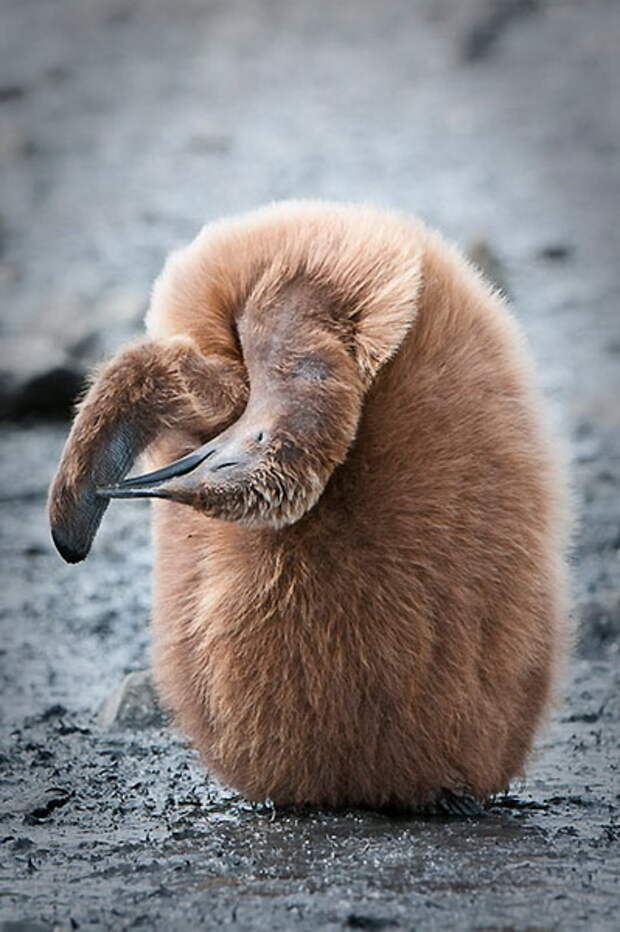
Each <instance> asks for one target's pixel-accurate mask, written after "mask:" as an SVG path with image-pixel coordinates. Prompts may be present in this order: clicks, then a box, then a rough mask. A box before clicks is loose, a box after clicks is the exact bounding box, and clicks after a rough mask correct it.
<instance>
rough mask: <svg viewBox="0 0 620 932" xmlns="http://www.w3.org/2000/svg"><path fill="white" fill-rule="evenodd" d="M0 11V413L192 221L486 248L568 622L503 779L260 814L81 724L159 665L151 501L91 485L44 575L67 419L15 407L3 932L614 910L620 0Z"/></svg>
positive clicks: (166, 733)
mask: <svg viewBox="0 0 620 932" xmlns="http://www.w3.org/2000/svg"><path fill="white" fill-rule="evenodd" d="M2 18H3V28H2V29H0V36H1V39H0V41H1V42H2V45H3V47H2V48H1V49H0V69H1V70H0V178H1V183H2V201H1V204H0V212H1V217H0V219H1V225H0V230H1V236H0V250H1V253H0V285H1V287H2V290H3V299H2V319H1V322H0V328H1V330H0V336H1V338H2V344H3V359H2V362H1V365H0V369H1V370H2V373H3V383H2V384H3V387H2V390H1V391H2V405H3V406H4V410H5V412H11V411H12V413H13V414H20V413H21V414H24V413H25V412H26V411H28V410H32V408H33V406H34V407H36V406H37V404H38V405H39V406H41V407H46V403H49V404H48V407H49V406H51V407H53V406H54V405H56V402H57V394H55V393H57V390H58V380H60V383H61V389H62V391H64V390H68V391H71V390H73V389H72V388H71V386H72V384H73V383H71V382H70V383H69V389H67V379H66V378H65V375H66V372H69V373H70V377H71V378H75V379H77V380H78V381H79V379H80V377H81V373H82V371H83V369H84V368H85V367H86V366H87V365H88V364H89V363H90V362H91V361H92V360H93V359H96V358H98V357H100V356H101V355H102V354H105V353H106V352H109V351H110V350H111V349H112V348H113V347H114V345H116V343H117V342H118V341H119V340H121V339H124V338H125V337H126V336H127V335H129V334H131V333H132V332H134V331H135V328H136V326H137V323H136V322H137V319H138V318H139V316H140V314H141V312H142V310H143V308H144V305H145V303H146V299H147V294H148V286H149V282H150V281H151V279H152V277H153V275H154V274H155V273H156V272H157V270H158V268H159V266H160V264H161V262H162V260H163V257H164V255H165V253H166V251H167V250H168V249H169V248H171V247H172V246H174V245H175V244H176V243H178V242H181V241H183V240H185V239H187V238H189V237H190V236H192V235H193V234H194V232H195V231H196V230H197V228H198V227H199V226H200V225H201V224H202V223H203V222H204V221H205V220H208V219H210V218H213V217H216V216H218V215H220V214H225V213H230V212H233V211H237V210H241V209H245V208H247V207H249V206H252V205H254V204H258V203H261V202H264V201H266V200H270V199H273V198H279V197H287V196H321V197H333V198H339V199H354V200H361V199H364V200H373V201H377V202H379V203H382V204H388V205H393V206H398V207H401V208H404V209H407V210H411V211H416V212H418V213H420V214H422V215H423V216H424V217H426V218H427V219H428V220H430V221H431V222H432V223H434V224H436V225H438V226H439V227H440V228H441V229H443V230H444V231H445V232H446V233H447V234H448V235H450V236H451V237H453V238H454V239H456V240H457V241H459V242H461V244H463V245H465V246H466V245H467V244H468V243H472V242H474V241H476V240H479V239H480V238H481V237H482V238H483V239H484V240H485V241H486V243H487V244H491V248H492V252H493V253H494V254H495V255H496V256H497V257H498V259H499V260H500V261H501V265H502V268H501V273H502V275H503V277H504V279H505V281H506V283H507V285H508V286H509V288H510V291H511V293H512V295H513V297H514V301H515V308H516V313H517V314H518V316H519V318H520V319H521V321H522V323H523V326H524V328H525V330H526V332H527V334H528V337H529V339H530V342H531V345H532V348H533V352H534V355H535V357H536V360H537V362H538V365H539V371H540V374H541V383H542V386H543V389H544V391H545V393H546V395H547V396H548V399H549V404H550V407H551V410H552V412H553V415H554V420H555V421H556V422H557V424H558V426H559V429H560V431H561V432H562V433H564V434H565V435H566V436H567V437H568V438H569V441H570V455H571V459H572V462H573V469H574V479H575V498H576V502H577V505H578V509H579V512H580V515H581V518H580V525H579V529H578V532H577V534H576V539H575V547H574V554H573V564H574V571H575V589H576V593H575V603H576V611H575V614H576V617H577V618H578V620H579V621H580V640H579V643H578V646H577V649H576V652H575V657H574V660H573V663H572V666H571V672H570V676H569V680H568V683H567V684H566V690H565V693H566V695H565V700H564V701H563V703H562V704H561V705H560V707H559V708H558V710H557V712H556V714H555V716H554V719H553V722H552V723H551V725H550V727H549V729H548V730H547V732H546V733H545V734H543V735H542V736H541V740H540V742H539V747H538V750H537V753H536V755H535V758H534V760H533V761H532V764H531V767H530V771H529V775H528V778H527V780H526V781H525V782H524V783H523V784H522V785H520V786H516V787H515V788H514V795H513V796H511V797H509V798H507V799H505V800H499V801H498V804H497V806H496V807H495V808H493V809H492V811H491V812H490V813H489V814H488V815H487V816H486V817H485V818H482V819H480V820H477V821H464V822H452V823H448V822H444V821H432V820H422V819H393V818H388V817H387V816H384V815H379V814H372V813H361V812H347V813H342V814H335V813H326V812H308V813H298V814H290V813H289V814H287V813H279V812H273V811H271V810H269V809H268V808H264V809H260V808H253V807H251V806H249V805H247V804H246V803H244V802H243V801H242V800H240V799H239V798H237V797H236V796H235V795H234V794H232V793H231V792H229V791H227V790H225V789H222V788H221V787H217V786H216V785H215V784H214V783H213V782H212V781H210V780H209V779H207V778H205V776H204V774H203V773H202V771H201V769H200V767H199V766H198V764H197V762H196V761H195V759H194V756H193V754H192V753H191V751H189V750H188V749H187V748H186V747H185V746H184V744H183V742H182V740H181V739H180V738H179V737H178V736H176V735H175V734H174V733H173V732H172V731H171V730H170V729H168V728H166V727H165V726H164V727H162V725H161V723H155V724H151V725H149V726H148V727H146V726H141V727H140V728H138V729H135V728H134V729H132V728H131V727H129V725H128V723H125V724H123V725H122V727H118V728H116V729H114V728H113V729H106V728H103V727H102V724H101V719H100V718H99V717H98V714H99V709H100V706H101V704H102V702H103V701H104V700H105V699H106V698H107V697H109V696H110V694H111V693H113V691H114V690H115V689H116V688H117V687H118V685H119V683H120V682H121V680H122V678H123V676H124V674H126V673H128V672H131V671H134V670H140V669H143V668H144V667H146V666H147V665H148V615H149V564H150V553H149V542H148V520H147V510H146V509H145V508H143V507H140V506H138V505H134V504H131V505H130V504H129V503H117V504H115V505H113V506H112V507H111V508H110V510H109V513H108V516H107V517H106V520H105V522H104V526H103V528H102V532H101V534H100V536H99V538H98V540H97V543H96V546H95V549H94V552H93V554H92V556H91V558H90V559H89V561H88V562H87V563H86V564H84V565H82V566H79V567H68V566H65V565H64V564H62V563H61V561H60V559H59V558H58V556H57V555H56V554H55V553H54V552H53V550H52V548H51V544H50V541H49V538H48V532H47V528H46V524H45V515H44V500H45V492H46V486H47V484H48V482H49V478H50V476H51V474H52V471H53V468H54V465H55V461H56V459H57V456H58V453H59V450H60V447H61V445H62V441H63V437H64V435H65V433H66V425H65V424H62V423H61V424H58V423H51V422H43V421H41V420H36V419H34V420H33V419H27V420H25V421H24V420H22V421H20V422H19V423H13V424H5V426H4V427H3V430H2V450H1V456H2V463H1V467H0V483H1V490H0V496H1V498H0V502H1V506H2V523H1V527H0V534H1V540H0V549H1V557H2V560H1V566H2V593H3V595H2V609H1V615H2V618H1V620H2V641H1V644H0V687H1V691H0V695H1V711H0V729H1V732H2V734H1V747H0V770H1V775H0V921H4V926H3V928H4V929H5V930H7V932H8V930H10V929H14V930H15V929H21V930H22V932H25V930H27V929H31V930H35V929H51V928H59V929H71V928H81V929H91V928H92V929H94V928H110V929H125V928H132V927H134V926H135V927H139V926H143V927H145V928H157V929H180V930H183V929H195V928H215V927H219V926H220V925H223V926H225V925H230V926H231V927H233V928H239V929H259V928H260V929H263V928H273V929H300V930H301V929H317V928H321V929H334V930H336V929H342V928H358V929H359V928H362V929H381V928H391V927H394V928H404V929H413V928H417V929H441V930H444V929H485V930H491V929H506V930H507V929H519V930H524V929H527V928H529V929H533V928H536V929H562V930H565V929H566V930H572V929H596V930H599V929H600V930H608V929H609V930H611V929H618V928H620V920H619V918H618V906H619V905H620V883H619V881H618V876H619V874H620V819H619V815H620V778H619V775H618V755H619V751H620V689H619V686H620V671H619V657H618V650H619V644H620V585H619V574H620V520H619V519H620V498H619V495H618V491H619V487H620V469H619V466H620V402H619V399H620V319H619V305H618V297H619V291H620V288H619V286H618V274H617V268H618V256H619V252H620V250H619V248H618V247H619V239H620V236H619V234H618V229H619V226H618V223H617V211H618V203H619V197H618V195H619V194H620V158H619V155H620V152H619V148H620V126H619V121H620V109H619V108H618V107H617V87H618V80H619V77H620V74H619V71H620V69H619V67H618V60H617V59H618V56H617V48H618V39H619V37H620V6H618V4H617V3H614V2H611V0H609V2H605V0H590V2H589V3H587V4H586V3H582V2H579V0H548V2H542V0H541V2H534V0H530V2H525V0H520V2H518V0H512V2H502V3H495V4H485V3H483V2H478V0H467V2H461V3H458V4H457V3H451V2H449V0H417V2H416V3H409V2H406V0H388V2H385V3H382V4H375V3H373V2H371V0H356V2H354V0H343V2H340V3H338V4H332V3H329V2H328V0H320V2H316V3H302V2H298V3H286V2H284V0H279V2H274V0H257V2H256V3H245V2H243V0H232V2H228V3H220V2H216V0H175V2H174V3H173V2H172V0H168V2H166V0H137V2H134V3H129V2H126V3H124V2H122V0H51V2H50V0H46V2H43V0H6V2H5V3H4V4H3V5H2ZM487 251H488V250H487ZM483 252H484V250H483ZM50 359H53V360H54V365H53V366H52V367H51V368H52V370H53V372H52V375H53V378H51V381H49V380H48V382H45V381H44V382H43V383H41V382H37V378H38V375H37V373H39V374H41V371H43V375H45V376H46V377H49V375H50V373H49V371H48V372H47V373H46V372H45V367H46V365H47V366H48V370H49V368H50V366H49V360H50ZM63 367H64V368H63ZM54 373H56V374H55V375H54ZM59 373H60V374H59ZM63 373H65V375H63ZM54 379H56V381H54ZM63 380H64V381H63ZM42 384H43V388H42V387H41V385H42ZM28 385H30V389H28ZM33 386H34V387H33ZM28 390H30V391H31V394H30V395H28ZM62 391H61V392H60V395H62ZM24 398H25V400H24ZM33 398H34V399H35V402H36V403H33ZM52 401H53V402H54V403H53V404H52ZM61 401H62V398H61ZM20 405H21V407H20Z"/></svg>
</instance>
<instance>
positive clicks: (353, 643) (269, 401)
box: [49, 202, 568, 811]
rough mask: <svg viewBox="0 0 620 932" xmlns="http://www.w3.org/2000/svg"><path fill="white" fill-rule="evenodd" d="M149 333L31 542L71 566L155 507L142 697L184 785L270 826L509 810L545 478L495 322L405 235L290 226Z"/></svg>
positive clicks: (527, 730)
mask: <svg viewBox="0 0 620 932" xmlns="http://www.w3.org/2000/svg"><path fill="white" fill-rule="evenodd" d="M147 328H148V333H149V339H148V340H146V341H145V342H144V343H141V344H138V345H134V346H131V347H128V348H125V349H124V350H122V351H121V352H120V353H119V354H118V355H117V356H116V357H115V358H114V359H112V361H111V362H109V363H108V364H107V365H106V366H105V367H104V368H103V369H102V370H100V372H99V373H98V374H97V375H96V377H95V379H94V381H93V384H92V387H91V388H90V391H89V392H88V394H87V395H86V397H85V399H84V401H83V402H82V405H81V407H80V409H79V412H78V414H77V417H76V420H75V423H74V425H73V428H72V431H71V434H70V436H69V439H68V441H67V445H66V448H65V451H64V453H63V457H62V460H61V463H60V466H59V470H58V473H57V475H56V478H55V480H54V483H53V485H52V488H51V493H50V504H49V509H50V518H51V524H52V529H53V535H54V539H55V541H56V543H57V545H58V548H59V550H60V552H61V553H62V554H63V556H64V557H65V558H66V559H68V560H69V561H70V562H77V561H78V560H80V559H83V558H84V557H85V556H86V554H87V552H88V550H89V548H90V545H91V542H92V540H93V537H94V535H95V533H96V530H97V527H98V524H99V522H100V520H101V517H102V515H103V512H104V510H105V507H106V505H107V503H108V500H109V498H112V497H116V498H123V497H125V498H127V497H132V498H133V497H150V498H154V499H155V502H154V514H153V533H154V543H155V567H154V576H155V578H154V605H153V636H154V647H153V661H154V670H155V676H156V681H157V683H158V687H159V689H160V691H161V695H162V697H163V700H164V702H165V704H166V705H167V706H168V707H169V708H170V709H171V710H172V712H173V713H174V715H175V717H176V720H177V722H178V724H179V726H180V728H181V729H182V730H183V731H184V732H186V733H187V734H188V735H189V736H190V738H191V739H192V741H193V742H194V744H195V746H196V747H197V748H198V750H199V751H200V753H201V755H202V758H203V760H204V763H205V765H206V766H207V768H208V769H209V770H210V771H211V772H212V773H214V774H215V775H216V776H217V777H219V778H220V779H221V780H223V781H224V782H226V783H228V784H230V785H232V786H233V787H235V788H236V789H238V790H239V791H240V792H242V793H243V794H245V795H246V796H247V797H248V798H249V799H252V800H264V799H265V798H267V797H269V798H270V799H272V800H273V801H274V803H275V804H276V805H280V806H281V805H289V804H291V805H298V804H315V805H327V806H345V805H347V806H360V805H361V806H370V807H385V806H391V807H398V808H401V809H408V810H416V809H420V808H423V807H428V806H437V805H439V806H440V808H441V807H442V806H443V807H444V809H445V807H446V805H448V803H446V800H448V801H450V800H456V809H457V811H462V805H461V804H460V803H459V800H460V799H463V798H465V799H466V798H468V797H473V798H475V799H477V800H485V799H487V798H488V797H489V796H491V795H492V794H495V793H497V792H499V791H502V790H504V789H505V788H506V787H507V786H508V784H509V782H510V780H511V779H512V778H513V777H515V776H517V775H520V774H521V773H522V771H523V768H524V765H525V762H526V760H527V757H528V754H529V752H530V750H531V747H532V742H533V739H534V736H535V733H536V730H537V728H538V726H539V725H540V723H541V720H542V718H543V716H544V713H545V711H546V710H547V708H548V706H549V702H550V698H551V696H552V691H553V684H554V683H555V681H556V678H557V674H558V671H559V670H560V668H561V666H562V663H563V658H564V656H565V653H566V646H567V641H568V621H567V618H568V613H567V597H566V578H565V577H566V573H565V566H564V558H563V553H564V548H565V541H566V531H567V499H566V492H565V489H566V483H565V476H564V472H563V468H562V465H561V463H560V462H559V459H558V457H557V454H556V451H555V447H554V444H553V443H552V442H551V440H550V438H549V435H548V432H547V430H546V428H545V425H544V420H543V418H542V416H541V413H540V409H539V399H538V397H537V394H536V391H535V389H534V386H533V378H532V373H531V367H530V363H529V359H528V357H527V353H526V351H525V349H524V346H523V339H522V336H521V333H520V332H519V329H518V327H517V325H516V324H515V321H514V320H513V318H512V317H511V315H510V313H509V311H508V310H507V308H506V307H505V305H504V303H503V301H502V300H501V299H500V297H499V296H498V295H497V294H495V293H494V292H493V291H492V289H490V288H489V286H487V285H486V284H485V283H484V281H483V280H482V279H481V278H480V276H479V275H478V274H477V273H476V272H475V271H474V270H473V268H472V267H471V266H470V265H469V264H468V263H467V262H466V260H464V259H463V258H462V257H461V256H460V254H459V253H458V252H457V251H456V250H455V249H453V248H452V247H450V246H449V245H447V244H446V243H445V242H444V241H443V240H442V239H441V238H440V237H439V236H438V235H437V234H435V233H433V232H431V231H429V230H428V229H427V228H426V227H424V226H423V225H422V224H421V223H418V222H415V221H412V220H409V219H406V218H403V217H400V216H397V215H395V214H391V213H388V212H383V211H380V210H375V209H371V208H366V207H356V206H345V205H336V204H328V203H318V202H285V203H281V204H276V205H273V206H270V207H267V208H264V209H262V210H259V211H257V212H255V213H252V214H249V215H247V216H245V217H241V218H238V219H234V220H227V221H223V222H219V223H215V224H212V225H210V226H207V227H206V228H204V229H203V231H202V232H201V233H200V234H199V235H198V237H197V238H196V239H195V240H194V241H193V242H192V243H191V244H190V245H189V246H187V247H186V248H185V249H182V250H180V251H178V252H176V253H174V254H173V255H172V256H171V257H170V259H169V260H168V262H167V263H166V265H165V267H164V270H163V272H162V274H161V276H160V277H159V279H158V281H157V283H156V285H155V289H154V293H153V298H152V303H151V307H150V310H149V312H148V315H147ZM143 452H144V453H145V454H146V456H147V457H148V460H149V464H150V467H151V469H152V471H151V472H149V473H147V474H146V475H142V476H138V477H136V478H131V479H123V477H124V476H125V475H126V473H127V472H128V471H129V469H130V467H131V465H132V463H133V461H134V460H135V458H136V457H137V456H138V454H140V453H143ZM171 461H172V462H171ZM188 506H189V507H188Z"/></svg>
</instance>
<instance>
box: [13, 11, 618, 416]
mask: <svg viewBox="0 0 620 932" xmlns="http://www.w3.org/2000/svg"><path fill="white" fill-rule="evenodd" d="M2 9H3V13H2V18H3V26H2V30H1V36H2V38H1V39H0V41H1V43H2V44H1V47H0V81H1V84H0V167H1V176H2V197H1V203H0V250H1V253H0V263H1V264H0V285H1V287H2V321H1V325H2V338H3V344H4V346H5V351H4V354H5V356H6V355H8V356H9V358H8V360H6V359H5V362H4V363H3V365H2V369H3V370H5V371H4V378H3V382H4V397H3V398H2V407H3V409H4V411H5V413H9V414H11V413H13V414H14V413H17V414H19V415H23V414H25V413H28V412H29V411H30V410H31V409H32V410H36V409H37V408H40V409H56V408H58V407H60V408H62V406H63V404H64V402H65V400H66V395H67V393H68V394H69V395H70V394H71V391H72V387H73V385H74V382H75V380H76V378H79V376H80V374H81V372H82V370H83V369H84V368H85V367H87V366H88V365H89V364H90V363H91V362H92V361H93V360H95V359H97V358H99V357H100V356H101V355H104V354H106V353H107V352H109V351H110V350H111V349H112V348H113V347H114V346H115V345H116V343H117V342H118V341H119V340H121V339H123V338H124V337H125V336H126V334H127V332H128V331H129V332H131V331H133V330H135V329H136V328H138V327H139V326H140V321H141V317H142V314H143V312H144V308H145V306H146V303H147V300H148V291H149V286H150V283H151V282H152V280H153V278H154V276H155V275H156V273H157V272H158V270H159V268H160V267H161V265H162V262H163V259H164V257H165V255H166V253H167V251H168V250H169V249H170V248H171V247H173V246H175V245H178V244H179V243H182V242H185V241H187V240H188V239H189V238H191V237H193V236H194V235H195V233H196V232H197V231H198V229H199V228H200V226H201V225H202V224H204V223H205V222H207V221H209V220H211V219H213V218H215V217H219V216H221V215H225V214H230V213H235V212H239V211H243V210H246V209H248V208H251V207H253V206H255V205H258V204H262V203H264V202H265V201H270V200H273V199H278V198H286V197H306V196H308V197H321V198H336V199H339V200H354V201H359V200H364V201H372V202H376V203H378V204H382V205H387V206H392V207H398V208H401V209H403V210H407V211H413V212H415V213H418V214H420V215H421V216H422V217H424V218H425V219H427V220H428V221H430V222H431V223H433V224H436V225H437V226H438V227H439V228H440V229H441V230H443V231H444V232H445V233H446V234H448V235H449V236H450V237H453V238H455V239H456V240H457V241H458V242H459V243H460V244H461V245H462V246H463V247H464V248H470V247H472V246H473V248H474V252H475V253H476V254H477V252H476V251H477V250H479V249H480V248H482V252H483V256H486V255H487V254H488V252H490V253H491V254H492V256H493V257H496V258H497V260H498V262H499V263H500V264H501V266H502V267H503V268H502V269H501V270H498V272H497V274H498V275H499V276H500V278H501V280H502V283H503V284H504V285H505V286H507V288H508V290H509V291H510V292H511V294H512V296H513V297H514V299H515V304H516V308H517V312H518V313H519V315H521V316H522V317H523V318H525V319H526V323H527V326H528V330H529V333H530V336H531V339H532V342H533V344H534V350H535V352H536V353H537V354H538V356H539V358H540V359H542V360H544V363H545V366H544V369H545V370H546V369H547V368H548V367H549V368H556V369H558V371H557V372H556V373H555V374H554V373H553V372H551V371H544V372H543V379H544V380H545V383H546V384H547V386H548V387H549V389H550V390H552V391H553V390H560V389H565V390H566V391H567V392H570V393H572V396H573V397H572V398H571V401H572V400H575V399H576V396H577V395H578V396H579V403H580V404H581V403H583V404H587V403H588V402H587V401H586V397H585V396H586V395H587V396H588V398H589V397H590V396H591V394H592V393H595V394H596V392H597V391H598V389H597V386H596V385H595V384H593V382H597V381H598V380H599V379H600V377H601V368H604V369H612V368H613V369H614V370H617V368H618V366H617V363H618V358H619V356H618V352H619V350H618V346H617V341H618V338H619V334H618V326H617V323H618V303H617V294H618V293H617V286H618V276H617V263H618V255H619V253H620V250H619V249H618V246H619V243H618V240H619V235H620V234H619V233H618V229H619V225H618V222H617V217H616V214H617V210H618V204H619V203H620V190H619V187H620V181H619V178H620V169H619V153H618V143H619V140H620V126H619V123H620V107H618V101H617V94H618V71H619V69H618V65H617V61H618V40H619V34H620V10H619V5H618V3H617V2H614V0H588V3H583V2H581V0H459V2H452V0H416V2H414V3H412V2H410V0H386V2H382V3H381V4H377V3H374V2H372V0H341V2H338V3H332V2H329V0H315V2H302V0H298V2H284V0H281V2H278V0H228V2H221V0H219V2H218V0H174V2H172V0H133V2H129V0H4V2H3V5H2ZM24 338H25V342H23V340H24ZM9 349H10V352H8V350H9ZM548 357H549V358H548ZM595 360H596V367H595V368H596V372H594V371H593V363H594V361H595ZM562 364H563V368H564V372H562V373H560V371H559V369H560V368H561V367H562ZM63 366H64V367H65V372H64V376H63V375H62V374H61V373H60V372H58V371H57V372H56V377H55V378H54V379H51V378H50V379H48V380H47V381H45V380H43V381H42V382H40V383H39V388H41V389H42V391H41V392H40V397H38V398H37V397H35V396H36V394H37V391H36V388H37V386H36V385H33V384H32V381H33V379H35V378H36V377H40V376H43V375H44V372H43V371H41V370H46V369H47V370H48V374H49V372H50V370H51V369H53V368H56V369H58V368H59V367H60V368H62V367H63ZM18 368H20V369H22V368H23V371H21V372H17V371H14V370H16V369H18ZM6 370H8V372H7V371H6ZM10 373H12V374H13V375H12V377H11V375H10ZM610 377H611V376H610ZM616 386H617V383H616Z"/></svg>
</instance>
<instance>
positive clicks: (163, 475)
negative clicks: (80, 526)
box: [97, 444, 214, 499]
mask: <svg viewBox="0 0 620 932" xmlns="http://www.w3.org/2000/svg"><path fill="white" fill-rule="evenodd" d="M213 452H214V449H213V446H212V445H211V444H205V445H204V446H202V447H199V448H198V449H197V450H194V451H193V452H192V453H188V454H187V456H182V457H181V459H178V460H175V461H174V463H169V465H168V466H164V467H163V468H162V469H156V470H155V471H154V472H149V473H145V474H144V475H143V476H134V477H133V478H130V479H124V480H123V481H122V482H119V483H117V484H116V485H108V486H102V487H100V488H98V489H97V495H99V496H101V497H102V498H169V499H174V498H176V497H177V494H178V493H179V492H180V491H181V489H180V488H177V486H176V483H174V482H173V483H170V480H171V479H177V478H178V477H179V476H185V475H186V474H187V473H189V472H192V470H194V469H196V467H197V466H200V464H201V463H204V461H205V460H206V459H208V457H209V456H211V454H212V453H213ZM175 493H176V494H175Z"/></svg>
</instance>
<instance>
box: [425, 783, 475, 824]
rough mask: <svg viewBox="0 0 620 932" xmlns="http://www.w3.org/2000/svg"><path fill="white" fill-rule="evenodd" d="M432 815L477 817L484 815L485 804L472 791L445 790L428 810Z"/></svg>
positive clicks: (459, 817) (460, 817)
mask: <svg viewBox="0 0 620 932" xmlns="http://www.w3.org/2000/svg"><path fill="white" fill-rule="evenodd" d="M426 811H427V812H428V813H429V814H430V815H437V816H448V817H449V818H456V819H476V818H480V817H481V816H482V815H484V805H483V803H481V802H480V800H479V799H476V797H475V796H472V795H471V794H470V793H454V792H452V790H443V791H442V793H441V794H440V796H438V797H437V799H436V800H435V801H434V802H433V803H431V804H430V806H429V807H428V808H427V810H426Z"/></svg>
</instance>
